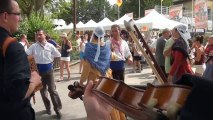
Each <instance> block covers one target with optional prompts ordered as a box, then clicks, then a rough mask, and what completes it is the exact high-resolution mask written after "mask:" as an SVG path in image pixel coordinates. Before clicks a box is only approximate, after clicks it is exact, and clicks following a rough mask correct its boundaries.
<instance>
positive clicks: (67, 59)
mask: <svg viewBox="0 0 213 120" xmlns="http://www.w3.org/2000/svg"><path fill="white" fill-rule="evenodd" d="M60 60H63V61H68V62H69V61H70V57H61V59H60Z"/></svg>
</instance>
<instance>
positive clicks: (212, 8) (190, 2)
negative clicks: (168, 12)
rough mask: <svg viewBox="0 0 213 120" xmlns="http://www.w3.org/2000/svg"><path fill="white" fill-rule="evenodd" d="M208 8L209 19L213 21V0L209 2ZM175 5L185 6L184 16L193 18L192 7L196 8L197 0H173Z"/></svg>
mask: <svg viewBox="0 0 213 120" xmlns="http://www.w3.org/2000/svg"><path fill="white" fill-rule="evenodd" d="M207 1H208V3H207V6H208V19H209V20H212V18H213V0H207ZM173 3H174V5H178V4H183V10H184V12H183V14H184V16H187V17H191V16H192V7H194V3H195V0H173Z"/></svg>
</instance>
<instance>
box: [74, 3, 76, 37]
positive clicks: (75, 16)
mask: <svg viewBox="0 0 213 120" xmlns="http://www.w3.org/2000/svg"><path fill="white" fill-rule="evenodd" d="M73 9H74V10H73V14H74V15H73V33H75V30H76V0H73Z"/></svg>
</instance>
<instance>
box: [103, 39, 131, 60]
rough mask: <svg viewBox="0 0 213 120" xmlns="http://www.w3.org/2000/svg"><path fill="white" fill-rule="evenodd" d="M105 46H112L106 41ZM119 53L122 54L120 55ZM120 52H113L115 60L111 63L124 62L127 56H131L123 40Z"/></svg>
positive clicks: (109, 41)
mask: <svg viewBox="0 0 213 120" xmlns="http://www.w3.org/2000/svg"><path fill="white" fill-rule="evenodd" d="M106 44H107V45H111V44H112V42H111V40H108V41H106ZM121 51H122V52H123V53H121ZM121 51H118V50H115V51H114V53H115V54H116V59H114V60H111V61H120V60H123V61H125V60H126V58H128V57H129V56H132V54H131V52H130V50H129V46H128V44H127V42H126V41H125V40H123V39H122V40H121Z"/></svg>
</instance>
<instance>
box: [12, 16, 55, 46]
mask: <svg viewBox="0 0 213 120" xmlns="http://www.w3.org/2000/svg"><path fill="white" fill-rule="evenodd" d="M38 29H43V30H45V31H46V32H47V33H48V34H50V35H51V37H53V38H55V39H57V38H58V35H57V34H56V32H55V31H54V30H53V23H52V21H51V20H50V18H48V17H40V16H38V15H36V14H35V13H32V14H31V15H30V16H29V18H25V19H24V20H23V22H22V23H21V25H20V28H19V31H18V32H17V33H16V36H19V35H20V34H26V35H27V37H28V40H29V41H33V42H34V40H35V32H36V30H38Z"/></svg>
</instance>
